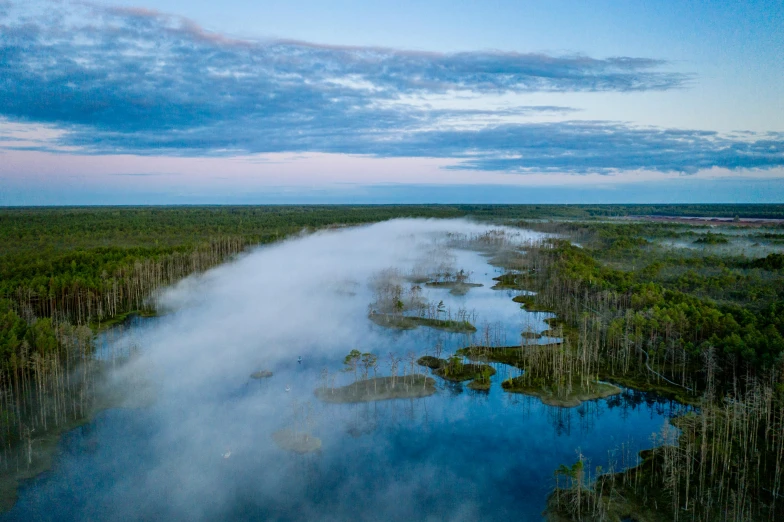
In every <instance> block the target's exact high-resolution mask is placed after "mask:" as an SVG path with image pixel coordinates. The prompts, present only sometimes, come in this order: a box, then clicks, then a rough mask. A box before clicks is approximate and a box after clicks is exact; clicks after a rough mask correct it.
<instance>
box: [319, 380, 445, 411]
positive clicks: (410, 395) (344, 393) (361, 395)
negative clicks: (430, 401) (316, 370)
mask: <svg viewBox="0 0 784 522" xmlns="http://www.w3.org/2000/svg"><path fill="white" fill-rule="evenodd" d="M435 392H436V382H435V380H434V379H433V378H431V377H426V376H424V375H405V376H394V377H377V378H375V379H365V380H361V381H357V382H355V383H353V384H349V385H348V386H341V387H339V388H332V387H327V386H323V387H321V388H318V389H317V390H316V392H315V394H316V397H318V398H319V399H321V400H322V401H324V402H328V403H333V404H347V403H358V402H375V401H385V400H391V399H419V398H422V397H428V396H430V395H433V394H434V393H435Z"/></svg>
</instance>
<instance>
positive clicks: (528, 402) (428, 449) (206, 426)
mask: <svg viewBox="0 0 784 522" xmlns="http://www.w3.org/2000/svg"><path fill="white" fill-rule="evenodd" d="M491 228H492V229H497V228H498V227H490V226H487V225H480V224H476V223H472V222H468V221H464V220H440V221H439V220H393V221H388V222H385V223H380V224H375V225H371V226H363V227H356V228H350V229H338V230H331V231H325V232H318V233H315V234H311V235H305V236H303V237H300V238H295V239H291V240H288V241H285V242H282V243H280V244H276V245H271V246H265V247H261V248H258V249H255V250H253V251H252V252H250V253H248V254H246V255H243V256H241V257H240V258H238V259H237V260H235V261H233V262H231V263H228V264H226V265H223V266H221V267H218V268H216V269H214V270H211V271H209V272H207V273H205V274H202V275H199V276H194V277H191V278H188V279H186V280H184V281H182V282H181V283H180V284H178V285H176V286H174V287H172V288H169V289H167V290H166V291H165V292H164V293H163V294H162V295H161V296H160V297H159V298H158V304H159V308H160V309H162V310H165V311H166V312H167V314H166V315H163V316H161V317H157V318H154V319H150V320H145V321H143V322H140V323H138V324H137V325H136V326H132V327H131V328H130V329H129V330H128V331H127V332H126V334H124V335H123V336H121V337H120V338H119V339H112V340H111V343H109V341H106V342H105V343H104V344H105V346H104V347H103V349H102V350H101V352H100V356H101V357H110V356H112V355H111V354H112V353H113V351H114V350H119V351H122V350H124V349H125V348H127V347H128V346H129V345H134V346H138V348H139V349H138V350H137V351H136V352H135V353H134V355H133V356H132V357H131V358H130V360H129V361H127V362H125V363H122V364H118V365H117V369H116V371H115V372H114V374H113V375H112V376H111V378H110V379H109V383H108V385H107V386H108V388H109V389H111V391H112V393H114V394H117V393H120V394H121V395H122V397H123V398H124V404H125V405H126V406H128V407H125V408H113V409H110V410H107V411H105V412H103V413H101V414H99V415H98V416H97V417H96V418H95V419H94V421H92V422H91V423H89V424H87V425H85V426H84V427H82V428H78V429H76V430H74V431H72V432H70V433H68V434H67V435H66V436H65V437H64V438H63V440H62V442H61V444H60V453H59V454H58V456H57V457H56V459H55V464H54V467H53V469H52V471H50V472H47V473H45V474H44V475H43V476H41V477H39V478H37V479H35V480H33V481H31V482H29V483H27V484H26V485H25V486H24V487H23V488H22V489H21V490H20V500H19V502H18V503H17V505H16V506H15V507H14V509H13V510H12V511H10V512H9V513H7V514H6V515H5V516H4V517H3V518H4V519H7V520H32V519H37V520H105V519H112V520H137V519H147V520H152V519H158V520H162V519H166V520H216V519H267V520H347V519H353V520H396V519H397V520H399V519H411V520H427V519H432V520H446V519H449V520H477V519H482V520H509V519H516V520H539V519H541V511H542V510H543V509H544V503H545V500H546V496H547V493H548V492H549V491H550V489H551V488H552V485H553V482H552V477H553V471H554V470H555V469H556V468H557V467H558V465H560V464H571V463H573V462H574V461H576V460H577V455H578V453H577V452H578V451H580V452H582V453H583V454H584V455H586V456H587V457H588V458H589V459H591V463H592V464H593V465H602V466H605V468H606V467H607V466H608V465H609V461H610V460H613V461H615V463H616V466H619V465H621V464H622V463H625V464H626V465H630V464H634V463H635V461H634V455H635V453H636V451H637V450H639V449H642V448H645V447H650V445H651V441H650V436H651V434H652V433H653V432H658V431H659V430H660V429H661V427H662V424H663V423H664V422H665V421H666V418H667V417H668V416H670V415H671V414H673V413H675V412H676V411H678V406H677V405H674V404H670V403H668V402H666V401H663V400H659V399H656V398H654V397H651V396H647V395H644V394H639V393H635V392H631V391H627V392H625V393H624V394H622V395H620V396H615V397H611V398H608V399H603V400H598V401H592V402H588V403H584V404H583V405H581V406H580V407H578V408H572V409H561V408H555V407H549V406H545V405H543V404H542V403H541V402H540V401H539V400H538V399H535V398H530V397H526V396H521V395H513V394H508V393H505V392H503V391H502V390H501V388H500V382H501V381H502V380H504V379H506V378H507V377H510V376H515V375H518V374H519V370H517V369H513V368H510V367H506V366H501V365H499V366H496V368H497V370H498V374H496V375H495V376H494V377H493V385H492V388H491V390H490V391H489V392H488V393H480V392H473V391H470V390H468V389H466V388H464V387H463V386H462V385H459V384H458V385H456V384H451V383H444V382H443V381H440V380H439V381H438V390H437V393H436V394H435V395H433V396H430V397H426V398H420V399H397V400H391V401H383V402H375V403H363V404H324V403H321V402H320V401H319V400H318V399H317V398H316V397H315V396H314V393H313V392H314V390H315V389H316V388H318V387H319V386H321V385H322V384H323V383H324V382H325V375H324V370H325V369H326V370H327V374H326V375H327V377H326V381H329V380H331V379H333V378H334V381H332V382H335V383H336V385H337V386H340V385H344V384H348V383H349V382H351V381H352V380H353V375H349V374H346V373H339V370H340V369H341V367H342V363H343V358H344V357H345V355H346V354H347V353H348V352H349V351H350V350H351V349H353V348H356V349H358V350H360V351H362V352H373V353H375V354H376V355H378V356H379V358H380V365H379V372H378V375H379V376H381V375H389V366H388V364H387V361H386V357H387V354H388V353H389V352H393V353H396V354H399V355H400V356H403V357H405V355H406V354H407V353H408V352H414V353H416V355H417V357H418V356H420V355H424V354H425V353H426V352H431V353H432V349H433V347H434V346H436V345H437V344H440V345H441V346H443V348H444V354H445V355H446V354H450V353H452V352H454V350H456V349H458V348H460V347H462V346H466V345H468V344H469V343H471V342H472V340H473V341H476V342H478V339H479V338H481V336H482V335H486V336H489V335H492V336H493V337H494V339H495V340H496V342H498V343H499V344H509V345H511V344H518V343H519V341H520V332H521V331H522V330H525V329H532V330H534V331H543V330H545V329H546V328H547V326H546V324H545V323H544V322H543V320H544V319H545V318H546V317H548V315H547V314H542V313H527V312H525V311H524V310H521V309H520V306H519V305H518V304H516V303H514V302H512V301H511V299H510V297H511V295H512V294H508V293H507V292H505V291H497V290H492V289H491V288H490V287H491V286H492V285H493V283H494V281H493V280H492V278H493V277H494V276H496V275H498V274H500V271H499V269H496V268H494V267H492V266H490V265H489V264H487V261H486V258H485V257H483V256H482V255H480V253H478V252H475V251H467V250H460V249H455V248H450V244H451V243H450V242H451V241H452V240H453V239H454V237H455V236H454V234H468V235H471V234H481V233H484V232H486V231H488V230H490V229H491ZM506 232H507V234H508V235H509V237H512V236H514V239H513V240H514V241H517V242H519V243H520V244H524V243H525V241H527V240H532V239H536V238H538V237H540V236H539V235H538V234H536V233H534V232H521V231H520V230H517V229H515V230H511V229H507V230H506ZM450 234H452V235H451V236H450ZM444 267H448V268H450V269H451V270H453V271H456V270H460V269H464V270H466V271H467V272H469V273H470V274H471V280H472V282H476V283H481V284H482V285H483V286H482V287H478V288H472V289H471V290H470V291H469V292H468V293H467V294H466V295H464V296H456V295H452V294H450V293H449V290H448V289H444V288H424V289H423V294H424V297H425V298H426V299H428V300H431V301H434V302H438V301H443V303H444V306H445V307H446V309H447V310H448V311H449V312H450V313H452V312H456V311H457V310H459V309H463V310H466V311H468V312H471V313H473V314H474V317H475V319H473V320H472V321H473V322H474V323H475V324H476V326H477V328H478V332H476V333H474V334H473V337H472V336H471V335H469V334H463V333H449V332H444V331H439V330H435V329H431V328H427V327H419V328H416V329H413V330H403V331H401V330H390V329H387V328H383V327H381V326H378V325H376V324H374V323H373V322H372V321H370V320H369V319H368V306H369V304H370V303H372V302H373V300H374V284H375V283H374V282H377V281H378V280H379V277H385V276H384V274H385V273H386V274H387V275H388V274H389V269H390V268H393V269H396V270H397V273H398V274H402V275H406V274H412V273H434V272H436V271H438V270H439V269H442V268H444ZM385 271H386V272H385ZM110 344H111V345H110ZM300 356H301V357H302V362H298V357H300ZM401 364H402V365H406V364H407V363H406V362H405V361H404V362H403V363H401ZM258 370H270V371H272V372H273V373H274V375H273V376H272V377H270V378H268V379H260V380H252V379H249V375H250V374H251V373H253V372H255V371H258ZM420 371H421V370H420ZM399 373H400V374H402V373H403V370H402V368H401V370H400V371H399ZM371 376H372V375H371ZM291 427H296V428H297V429H302V430H306V431H307V432H308V433H310V434H312V435H313V436H315V437H318V438H319V439H320V440H321V441H322V447H321V450H320V451H318V452H314V453H308V454H304V455H302V454H296V453H293V452H289V451H285V450H283V449H281V448H280V447H278V446H277V445H276V444H275V443H274V442H273V437H272V434H273V433H275V432H276V431H278V430H281V429H285V428H291ZM622 444H623V445H625V446H624V447H625V450H624V451H623V452H621V451H620V450H619V448H620V447H621V445H622ZM622 453H623V454H622Z"/></svg>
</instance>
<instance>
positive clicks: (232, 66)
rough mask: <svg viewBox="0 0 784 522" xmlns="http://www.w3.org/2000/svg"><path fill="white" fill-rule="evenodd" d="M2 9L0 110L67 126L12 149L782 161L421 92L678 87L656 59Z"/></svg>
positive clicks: (533, 162) (722, 141)
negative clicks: (444, 104)
mask: <svg viewBox="0 0 784 522" xmlns="http://www.w3.org/2000/svg"><path fill="white" fill-rule="evenodd" d="M3 5H5V4H2V3H0V6H3ZM9 5H10V7H8V8H6V9H5V11H3V9H0V78H2V80H0V116H1V117H4V118H6V119H7V120H9V121H15V122H34V123H39V124H48V125H51V126H53V127H55V128H57V129H60V130H64V131H66V132H64V133H62V134H61V135H60V136H58V137H56V138H54V139H51V140H48V141H47V142H46V143H44V144H41V145H28V146H26V147H25V149H26V150H31V149H32V150H36V149H38V150H62V149H58V148H62V147H78V151H79V152H81V153H95V154H105V153H134V154H175V155H194V156H201V155H235V154H247V153H267V152H329V153H346V154H368V155H372V156H379V157H387V156H411V157H436V158H461V159H462V160H463V161H462V163H461V164H460V165H458V166H457V167H456V168H466V169H480V170H504V171H511V172H525V171H528V170H539V171H541V170H545V171H547V170H559V171H563V172H608V171H613V170H615V169H628V168H634V169H638V168H639V169H650V170H661V171H670V170H677V171H683V172H692V171H694V170H699V169H702V168H709V167H713V166H721V167H727V168H766V167H770V166H775V165H782V164H784V158H783V157H782V152H781V149H782V140H781V136H758V135H744V136H734V137H732V138H730V137H720V136H717V135H715V134H711V133H702V132H699V131H675V130H668V129H639V128H634V127H631V126H629V125H626V124H620V123H609V122H582V123H578V122H558V123H530V122H525V121H523V120H525V119H526V118H527V117H530V116H534V115H548V116H549V117H552V116H553V115H557V114H567V113H570V112H573V111H574V110H575V109H573V108H569V107H555V106H523V107H504V108H501V109H497V108H479V109H464V108H463V109H458V108H441V109H434V108H433V107H432V106H431V105H430V104H429V100H431V99H432V98H433V97H439V96H440V97H447V98H448V97H450V96H451V97H455V96H457V95H460V96H469V97H476V98H481V99H487V98H490V97H494V96H498V95H501V94H507V93H531V92H594V91H615V92H630V91H660V90H668V89H678V88H682V87H684V86H686V85H687V84H688V82H689V80H690V76H688V75H685V74H682V73H676V72H668V71H666V68H667V66H668V64H667V63H666V62H664V61H661V60H656V59H650V58H634V57H611V58H603V59H600V58H592V57H588V56H583V55H562V56H551V55H546V54H534V53H528V54H526V53H514V52H500V51H470V52H460V53H432V52H420V51H406V50H399V49H389V48H375V47H345V46H330V45H317V44H312V43H306V42H299V41H286V40H274V41H250V40H242V39H237V38H231V37H228V36H224V35H221V34H217V33H213V32H209V31H206V30H205V29H203V28H201V27H199V26H198V25H196V24H195V23H193V22H191V21H189V20H187V19H184V18H181V17H176V16H172V15H167V14H163V13H159V12H157V11H151V10H144V9H135V8H119V7H112V8H107V7H99V6H95V5H90V4H81V3H80V4H71V3H59V2H57V3H42V2H35V1H33V2H23V3H18V4H9ZM484 105H485V106H486V105H487V104H484ZM6 148H13V146H12V145H11V144H9V146H8V147H6Z"/></svg>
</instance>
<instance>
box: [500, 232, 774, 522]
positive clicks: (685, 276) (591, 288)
mask: <svg viewBox="0 0 784 522" xmlns="http://www.w3.org/2000/svg"><path fill="white" fill-rule="evenodd" d="M525 226H529V227H533V228H538V229H540V230H543V231H547V232H554V233H557V234H559V236H560V237H562V238H564V239H553V240H548V241H544V242H542V243H541V244H540V245H533V246H532V247H531V248H529V249H527V250H528V251H527V253H526V255H525V257H524V259H525V262H523V263H520V262H519V261H518V262H517V263H516V265H515V267H514V268H512V267H509V269H510V270H515V272H512V273H513V274H517V271H522V273H524V274H526V277H525V280H524V281H521V280H520V279H519V276H518V275H514V279H513V280H508V284H509V286H510V287H514V286H516V287H517V289H519V290H534V291H536V295H535V296H533V297H532V296H528V295H526V296H523V297H520V298H519V299H518V300H519V301H523V302H524V303H525V305H526V307H527V308H528V307H533V306H535V307H537V308H538V309H545V310H551V311H553V312H554V313H556V314H557V318H558V320H557V322H555V323H551V331H550V332H548V333H550V334H551V335H552V334H556V335H557V334H559V333H560V335H558V336H559V337H563V339H564V343H563V345H561V346H560V347H558V348H555V349H553V348H551V349H543V348H537V347H535V346H534V345H529V346H527V347H526V349H524V350H520V359H519V361H518V362H517V364H518V366H519V367H521V368H524V370H525V372H524V374H523V375H522V376H520V377H517V378H515V379H514V380H512V381H506V388H508V389H513V388H515V389H518V390H519V391H523V392H526V391H527V392H529V393H539V394H542V392H543V391H544V392H546V393H545V394H544V395H545V399H548V398H550V397H556V398H562V397H569V396H570V394H571V393H580V391H581V390H584V389H585V388H586V387H589V386H590V385H591V383H596V381H598V380H600V379H602V380H607V381H611V382H615V383H619V384H623V385H631V386H633V387H635V388H638V389H652V390H656V391H657V392H663V393H666V394H667V395H670V396H674V397H677V398H678V399H679V400H683V401H688V402H691V403H694V404H697V405H699V413H695V414H693V415H690V416H688V417H684V418H683V419H679V420H678V421H677V424H678V427H679V428H680V429H681V430H682V431H681V433H680V434H679V435H677V434H675V433H674V432H672V431H670V433H669V434H668V435H667V434H666V433H665V434H663V435H662V437H661V440H660V441H659V442H658V443H657V444H658V445H659V446H660V447H658V448H657V449H656V450H655V451H653V452H652V455H653V456H652V457H651V459H650V460H648V461H646V464H645V465H643V466H641V467H639V468H635V469H633V470H631V471H628V472H625V473H621V474H618V473H617V472H616V470H608V471H607V472H606V473H604V472H601V473H597V476H598V478H597V479H596V480H595V481H591V480H587V479H585V480H583V479H582V478H579V477H577V476H576V474H575V473H573V471H574V469H573V467H571V468H565V470H560V471H559V474H560V476H567V477H569V480H568V481H567V485H566V486H565V487H558V488H557V489H556V492H555V493H554V494H553V496H552V497H551V499H550V510H549V512H548V516H550V517H551V519H553V520H621V519H622V518H623V517H626V516H629V515H632V516H633V517H634V518H635V519H639V520H656V519H657V518H656V517H657V516H658V519H663V520H680V519H684V520H708V521H710V520H774V519H776V517H777V516H778V515H779V514H780V507H778V503H780V501H778V502H777V499H779V498H780V495H781V491H782V484H781V483H782V469H784V437H781V433H784V342H782V341H783V340H784V301H782V300H781V296H782V295H784V275H782V274H781V273H780V271H779V269H777V268H776V266H777V260H778V255H774V256H768V258H763V259H761V260H749V259H748V258H746V257H745V256H744V255H743V254H742V253H741V252H740V251H739V250H735V251H733V250H732V248H733V246H732V245H733V241H735V239H732V238H733V237H740V238H742V237H743V236H744V234H748V233H753V230H749V231H748V232H746V231H745V230H744V229H736V230H730V227H733V226H734V225H732V224H731V223H730V224H728V225H727V228H728V231H727V232H726V233H722V235H721V237H724V238H725V239H727V243H723V242H722V245H723V246H722V249H723V250H721V251H718V250H712V249H711V250H707V249H706V250H702V249H693V248H677V247H672V246H669V245H670V243H667V242H665V241H664V240H665V239H667V238H673V237H674V238H680V237H686V236H690V235H691V228H693V226H692V225H678V224H672V223H667V224H663V223H612V222H611V223H600V222H594V223H587V222H582V223H574V222H571V223H530V222H529V223H526V224H525ZM746 230H748V229H746ZM730 232H732V233H730ZM711 242H712V243H714V244H715V242H714V241H713V240H712V239H711ZM574 243H579V244H580V245H581V246H579V247H578V246H575V244H574ZM733 252H735V253H733ZM510 279H511V278H510ZM523 283H524V285H523ZM529 309H530V308H529ZM514 353H515V352H514V351H509V352H508V353H506V354H503V355H506V356H507V357H512V356H513V355H514ZM491 354H492V352H491ZM491 356H492V355H491ZM665 435H666V436H665ZM675 441H677V445H676V444H674V442H675ZM567 471H568V473H567ZM652 513H653V514H654V515H651V514H652Z"/></svg>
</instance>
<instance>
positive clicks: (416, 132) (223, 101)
mask: <svg viewBox="0 0 784 522" xmlns="http://www.w3.org/2000/svg"><path fill="white" fill-rule="evenodd" d="M781 27H784V3H782V2H780V1H749V2H708V1H686V2H684V1H667V0H661V1H658V2H628V1H601V0H599V1H594V2H572V1H569V2H567V1H559V0H553V1H549V2H534V1H531V2H528V1H521V0H509V1H506V0H496V1H490V0H488V1H484V2H459V1H454V0H453V1H448V2H447V1H441V0H435V1H426V2H425V1H418V2H415V1H408V0H404V1H401V0H398V1H395V2H386V1H376V2H366V1H353V0H352V1H349V0H343V1H333V2H319V1H316V0H312V1H311V0H307V1H306V0H289V1H285V2H284V1H258V0H255V1H251V0H242V1H239V0H234V1H230V0H226V1H223V2H214V1H206V0H192V1H190V2H181V1H177V2H175V1H172V0H156V1H152V0H132V1H127V0H121V1H94V2H69V1H42V0H24V1H20V2H16V1H8V0H0V205H11V206H14V205H58V204H60V205H95V204H98V205H101V204H202V203H204V204H206V203H211V204H220V203H227V204H229V203H230V204H253V203H408V202H410V203H459V202H466V203H480V202H486V203H627V202H631V203H634V202H638V203H679V202H684V203H687V202H688V203H698V202H705V203H711V202H715V203H718V202H747V203H780V202H784V96H783V95H782V92H784V90H783V89H782V85H784V53H782V52H781V50H782V49H784V31H782V30H781Z"/></svg>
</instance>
